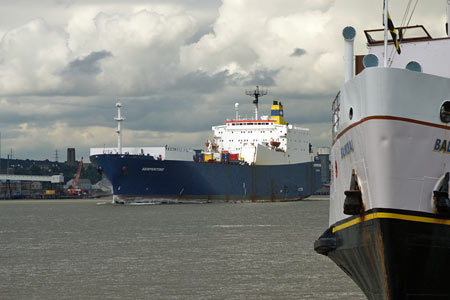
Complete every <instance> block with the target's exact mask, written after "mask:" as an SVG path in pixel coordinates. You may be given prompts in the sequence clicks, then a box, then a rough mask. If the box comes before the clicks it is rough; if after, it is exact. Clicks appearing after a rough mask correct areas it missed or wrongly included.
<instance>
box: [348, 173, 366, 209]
mask: <svg viewBox="0 0 450 300" xmlns="http://www.w3.org/2000/svg"><path fill="white" fill-rule="evenodd" d="M344 194H345V196H346V197H345V201H344V214H346V215H352V216H353V215H359V214H360V213H361V212H362V210H363V205H362V196H361V190H360V189H359V185H358V178H357V176H356V173H355V170H353V171H352V178H351V180H350V190H348V191H345V192H344Z"/></svg>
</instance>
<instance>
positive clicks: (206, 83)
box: [174, 70, 229, 93]
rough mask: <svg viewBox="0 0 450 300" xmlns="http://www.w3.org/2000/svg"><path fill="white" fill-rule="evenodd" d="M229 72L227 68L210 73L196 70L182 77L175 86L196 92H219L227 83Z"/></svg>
mask: <svg viewBox="0 0 450 300" xmlns="http://www.w3.org/2000/svg"><path fill="white" fill-rule="evenodd" d="M228 75H229V73H228V71H227V70H225V71H222V72H218V73H215V74H213V75H209V74H207V73H205V72H201V71H196V72H191V73H188V74H186V75H184V76H182V77H180V78H179V79H178V80H177V82H176V84H175V86H174V88H177V89H182V90H189V91H195V92H203V93H210V92H217V91H218V90H220V89H222V88H223V87H224V85H225V83H226V80H227V77H228Z"/></svg>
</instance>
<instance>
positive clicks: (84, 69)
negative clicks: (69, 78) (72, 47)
mask: <svg viewBox="0 0 450 300" xmlns="http://www.w3.org/2000/svg"><path fill="white" fill-rule="evenodd" d="M110 56H112V54H111V52H109V51H106V50H102V51H94V52H91V53H90V54H89V55H87V56H86V57H83V58H77V59H75V60H73V61H71V62H70V63H69V66H68V68H67V69H66V70H65V71H64V72H66V73H69V74H70V73H72V72H74V73H81V74H88V75H96V74H98V73H100V72H101V69H100V66H99V62H100V60H102V59H104V58H106V57H110Z"/></svg>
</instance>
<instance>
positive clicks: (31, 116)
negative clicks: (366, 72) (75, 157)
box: [0, 0, 445, 158]
mask: <svg viewBox="0 0 450 300" xmlns="http://www.w3.org/2000/svg"><path fill="white" fill-rule="evenodd" d="M436 3H437V2H436ZM402 5H403V4H401V3H400V4H399V3H392V4H391V7H390V10H391V16H392V18H393V19H394V22H395V24H396V25H399V24H398V23H397V21H395V20H401V17H402V13H403V7H402ZM441 6H442V7H441ZM349 7H351V8H352V10H350V9H349ZM381 8H382V4H380V3H378V2H376V1H360V0H349V1H334V0H317V1H299V0H283V1H281V2H280V1H257V0H246V1H236V0H223V1H218V0H215V1H211V0H189V1H187V0H167V1H162V0H151V1H148V0H131V1H124V0H113V1H106V2H105V1H87V0H77V1H70V0H69V1H66V0H62V1H59V0H58V1H57V2H56V4H55V1H54V0H43V1H39V4H36V3H35V1H26V0H24V1H19V2H17V3H16V2H14V3H13V2H11V3H10V2H8V3H6V2H5V4H4V5H3V6H2V10H1V11H0V37H1V41H0V105H1V107H2V109H1V110H0V126H1V127H0V128H2V145H3V147H4V148H13V149H14V152H22V153H24V154H23V157H30V158H32V157H42V155H44V154H45V153H50V154H49V155H48V156H46V157H44V158H49V157H52V156H53V154H54V149H55V148H59V150H60V151H61V150H63V148H65V147H69V146H71V147H72V146H75V147H77V153H83V152H84V156H86V155H87V153H88V148H89V147H98V146H103V144H106V145H115V143H116V136H115V134H114V128H115V126H116V124H115V122H114V120H113V117H114V115H115V114H116V110H115V106H114V104H115V102H117V101H118V100H120V101H121V102H122V103H123V104H124V107H123V111H124V114H125V116H126V117H127V121H126V122H125V123H124V127H125V134H124V143H125V144H126V145H161V144H171V145H178V146H192V147H195V146H199V145H201V144H202V142H203V141H204V139H206V138H207V137H210V134H211V132H210V128H211V126H213V125H216V124H221V123H223V122H224V120H225V119H226V118H232V117H233V116H234V103H235V102H239V103H241V106H240V113H241V114H242V115H245V114H248V115H251V114H252V113H253V106H252V104H251V98H250V97H248V96H246V95H245V93H244V91H245V90H246V89H251V88H254V85H260V86H262V87H264V88H267V89H268V90H269V94H268V95H267V96H265V97H263V98H262V99H261V101H260V110H261V113H262V114H263V113H268V111H270V103H271V99H270V98H272V97H274V98H279V99H280V100H281V101H282V102H283V104H284V106H285V114H286V119H287V121H288V122H290V123H297V124H301V125H302V126H305V127H310V128H311V137H312V139H313V142H314V144H316V145H317V144H319V145H328V144H329V139H330V130H329V128H330V124H329V119H330V117H329V115H330V105H331V101H332V100H333V98H334V96H335V95H336V93H337V91H338V90H339V87H340V85H341V84H342V82H343V74H344V72H343V52H344V51H343V50H344V43H343V41H342V37H341V31H342V28H344V27H345V26H347V25H352V26H354V27H355V28H356V29H357V36H356V40H355V53H357V54H362V53H365V52H366V44H365V38H364V35H363V33H362V30H363V29H367V28H378V27H380V26H381V24H380V20H381V15H380V14H377V13H376V12H381ZM444 10H445V5H440V4H435V3H430V4H427V9H426V10H425V11H424V12H422V11H423V8H421V7H420V5H419V6H418V7H417V9H416V13H415V15H414V16H413V18H412V21H411V22H415V23H425V25H426V26H427V29H430V30H431V33H432V35H433V36H436V37H439V36H442V35H443V34H444V26H443V25H442V24H438V25H435V23H439V22H434V20H436V19H443V18H442V16H443V15H445V11H444ZM374 12H375V13H374ZM30 145H33V147H30ZM50 148H52V149H50ZM19 149H20V150H19ZM16 150H17V151H16ZM61 153H62V152H61ZM45 155H47V154H45Z"/></svg>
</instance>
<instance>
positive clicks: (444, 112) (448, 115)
mask: <svg viewBox="0 0 450 300" xmlns="http://www.w3.org/2000/svg"><path fill="white" fill-rule="evenodd" d="M439 115H440V118H441V122H443V123H446V124H448V123H449V122H450V101H449V100H447V101H445V102H444V103H442V105H441V110H440V113H439Z"/></svg>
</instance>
